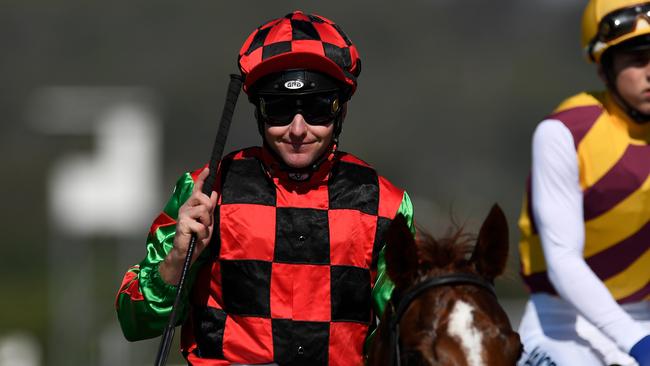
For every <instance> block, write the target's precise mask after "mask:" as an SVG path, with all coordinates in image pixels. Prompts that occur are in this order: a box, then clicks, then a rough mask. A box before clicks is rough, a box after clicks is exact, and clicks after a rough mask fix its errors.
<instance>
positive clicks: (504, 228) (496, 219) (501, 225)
mask: <svg viewBox="0 0 650 366" xmlns="http://www.w3.org/2000/svg"><path fill="white" fill-rule="evenodd" d="M508 240H509V239H508V222H507V221H506V216H505V215H504V214H503V211H502V210H501V207H499V205H497V204H496V203H495V204H494V205H493V206H492V209H491V210H490V213H489V214H488V216H487V218H486V219H485V221H483V225H482V226H481V231H480V232H479V234H478V240H477V241H476V247H475V248H474V253H472V258H471V260H470V261H471V262H473V263H474V266H475V267H476V270H477V271H478V272H479V274H481V275H482V276H483V277H485V278H486V279H488V280H490V281H492V280H494V278H495V277H497V276H498V275H500V274H502V273H503V270H504V269H505V267H506V261H507V260H508Z"/></svg>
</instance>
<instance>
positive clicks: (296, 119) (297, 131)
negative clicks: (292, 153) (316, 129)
mask: <svg viewBox="0 0 650 366" xmlns="http://www.w3.org/2000/svg"><path fill="white" fill-rule="evenodd" d="M289 133H290V134H291V136H292V137H304V136H305V134H306V133H307V121H305V117H303V116H302V114H300V113H298V114H296V115H295V116H293V120H292V121H291V125H290V126H289Z"/></svg>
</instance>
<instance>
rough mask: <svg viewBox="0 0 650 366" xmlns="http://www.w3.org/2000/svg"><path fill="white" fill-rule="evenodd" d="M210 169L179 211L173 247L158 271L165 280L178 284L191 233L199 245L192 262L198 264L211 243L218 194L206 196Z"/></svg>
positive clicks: (213, 193)
mask: <svg viewBox="0 0 650 366" xmlns="http://www.w3.org/2000/svg"><path fill="white" fill-rule="evenodd" d="M209 172H210V169H208V168H205V169H203V171H202V172H201V174H199V176H198V178H197V179H196V181H195V182H194V189H192V195H191V196H190V198H188V199H187V201H185V203H184V204H183V205H182V206H181V207H180V208H179V210H178V220H177V222H176V236H175V237H174V247H173V248H172V250H171V251H170V252H169V254H167V257H165V259H164V260H163V261H162V262H161V263H160V266H159V268H158V270H159V271H160V276H161V277H162V279H163V281H165V282H166V283H168V284H170V285H177V284H178V281H179V280H180V277H181V272H182V271H183V263H184V262H185V257H186V256H187V250H188V248H189V246H190V239H191V237H192V234H196V246H195V247H194V253H193V255H192V262H191V263H194V261H196V258H198V257H199V255H200V254H201V252H203V249H205V248H206V247H207V246H208V244H209V243H210V238H211V237H212V230H213V218H214V216H213V212H214V208H215V207H216V205H217V193H216V192H214V191H212V194H211V195H210V197H208V196H206V195H205V194H203V192H202V189H203V184H204V183H205V179H206V178H207V176H208V173H209Z"/></svg>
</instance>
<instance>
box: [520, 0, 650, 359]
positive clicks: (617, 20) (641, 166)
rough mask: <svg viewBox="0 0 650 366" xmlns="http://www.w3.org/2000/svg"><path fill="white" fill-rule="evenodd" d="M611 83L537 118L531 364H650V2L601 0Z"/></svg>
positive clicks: (529, 244) (527, 235)
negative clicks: (600, 90)
mask: <svg viewBox="0 0 650 366" xmlns="http://www.w3.org/2000/svg"><path fill="white" fill-rule="evenodd" d="M582 46H583V49H584V51H585V52H586V55H587V56H588V58H589V60H590V61H591V62H593V63H595V64H596V66H597V69H598V75H599V76H600V78H601V79H602V81H603V83H604V85H605V91H602V92H584V93H580V94H578V95H575V96H573V97H571V98H568V99H567V100H565V101H564V102H563V103H561V104H560V105H559V107H557V109H556V110H555V111H554V112H553V113H552V114H551V115H549V116H548V117H546V119H545V120H543V121H542V122H541V123H540V124H539V125H538V126H537V128H536V130H535V132H534V135H533V142H532V172H531V177H530V181H529V185H528V190H527V197H526V199H525V200H524V204H523V209H522V213H521V218H520V220H519V227H520V229H521V234H522V235H521V242H520V246H519V249H520V257H521V268H522V276H523V279H524V281H525V283H526V284H527V286H528V287H529V289H530V291H531V293H532V294H531V296H530V299H529V301H528V303H527V305H526V310H525V313H524V316H523V318H522V321H521V325H520V329H519V332H520V335H521V339H522V342H523V343H524V347H525V356H524V357H523V358H522V360H520V365H558V366H560V365H613V364H617V365H637V364H638V365H641V366H649V365H650V301H649V300H650V144H649V143H650V2H642V1H639V0H590V1H589V3H588V4H587V6H586V8H585V11H584V15H583V19H582Z"/></svg>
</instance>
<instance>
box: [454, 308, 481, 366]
mask: <svg viewBox="0 0 650 366" xmlns="http://www.w3.org/2000/svg"><path fill="white" fill-rule="evenodd" d="M473 311H474V308H473V307H472V306H471V305H469V304H468V303H466V302H464V301H457V302H456V304H455V305H454V309H453V310H452V311H451V314H450V315H449V328H448V331H449V334H450V335H451V336H453V337H456V338H457V339H458V340H460V345H461V347H462V348H463V351H464V352H465V355H466V357H467V364H468V365H469V366H484V363H483V357H482V354H483V346H482V340H483V334H481V332H480V331H479V330H478V329H477V328H476V327H475V326H474V324H473V321H474V316H473V315H472V312H473Z"/></svg>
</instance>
